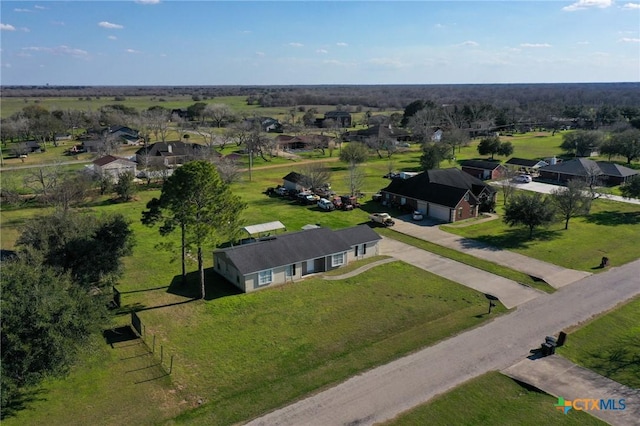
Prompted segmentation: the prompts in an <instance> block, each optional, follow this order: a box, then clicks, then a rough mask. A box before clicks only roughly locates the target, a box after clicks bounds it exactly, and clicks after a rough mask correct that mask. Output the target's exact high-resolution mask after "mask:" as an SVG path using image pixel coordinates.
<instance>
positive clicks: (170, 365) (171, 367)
mask: <svg viewBox="0 0 640 426" xmlns="http://www.w3.org/2000/svg"><path fill="white" fill-rule="evenodd" d="M171 371H173V355H171V361H170V363H169V374H171Z"/></svg>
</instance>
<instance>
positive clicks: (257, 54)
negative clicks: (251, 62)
mask: <svg viewBox="0 0 640 426" xmlns="http://www.w3.org/2000/svg"><path fill="white" fill-rule="evenodd" d="M256 56H264V52H256Z"/></svg>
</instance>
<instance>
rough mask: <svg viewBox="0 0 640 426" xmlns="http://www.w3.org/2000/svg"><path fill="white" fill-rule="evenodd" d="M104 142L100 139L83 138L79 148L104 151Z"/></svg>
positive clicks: (83, 150) (87, 150)
mask: <svg viewBox="0 0 640 426" xmlns="http://www.w3.org/2000/svg"><path fill="white" fill-rule="evenodd" d="M105 147H106V144H105V142H104V141H103V140H101V139H91V140H83V141H82V144H81V148H80V150H81V151H82V152H104V149H105Z"/></svg>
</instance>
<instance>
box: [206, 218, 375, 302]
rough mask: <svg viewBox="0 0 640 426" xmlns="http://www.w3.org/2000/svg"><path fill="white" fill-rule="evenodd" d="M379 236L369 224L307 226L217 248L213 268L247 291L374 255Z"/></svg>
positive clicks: (274, 284)
mask: <svg viewBox="0 0 640 426" xmlns="http://www.w3.org/2000/svg"><path fill="white" fill-rule="evenodd" d="M380 239H381V237H380V236H379V235H378V234H377V233H376V232H375V231H373V230H372V229H371V228H370V227H369V226H367V225H359V226H355V227H352V228H345V229H339V230H336V231H333V230H331V229H329V228H323V227H320V228H314V229H307V230H304V231H299V232H292V233H289V234H281V235H278V236H275V237H267V238H264V239H261V240H258V241H256V242H253V243H249V244H244V245H239V246H234V247H228V248H224V249H219V250H216V251H214V253H213V261H214V269H215V271H216V272H217V273H219V274H220V275H222V276H223V277H224V278H226V279H227V280H229V281H230V282H231V283H232V284H234V285H235V286H236V287H238V288H239V289H240V290H242V291H243V292H245V293H248V292H251V291H256V290H261V289H263V288H267V287H272V286H276V285H280V284H284V283H287V282H293V281H295V280H298V279H301V278H303V277H305V276H307V275H309V274H313V273H317V272H325V271H329V270H332V269H336V268H339V267H341V266H343V265H346V264H348V263H349V262H351V261H353V260H357V259H364V258H366V257H370V256H375V255H377V254H378V251H379V246H378V242H379V240H380Z"/></svg>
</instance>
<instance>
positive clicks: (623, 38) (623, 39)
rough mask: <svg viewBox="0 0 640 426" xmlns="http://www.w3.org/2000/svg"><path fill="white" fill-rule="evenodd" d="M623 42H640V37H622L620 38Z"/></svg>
mask: <svg viewBox="0 0 640 426" xmlns="http://www.w3.org/2000/svg"><path fill="white" fill-rule="evenodd" d="M618 41H621V42H623V43H640V38H631V37H622V38H621V39H620V40H618Z"/></svg>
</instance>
